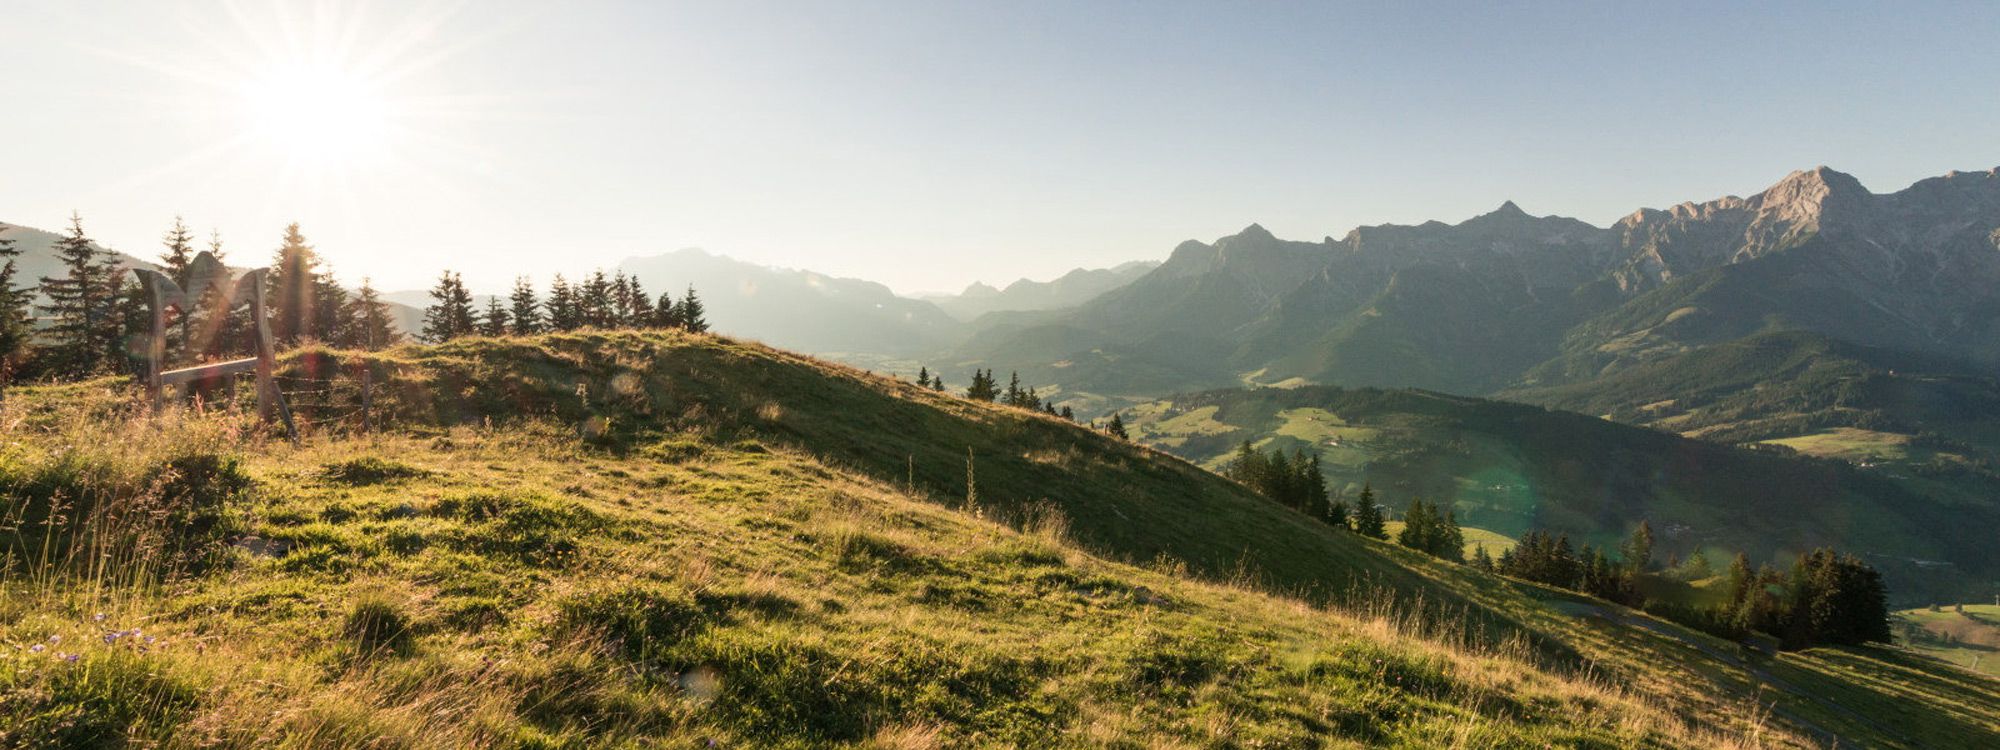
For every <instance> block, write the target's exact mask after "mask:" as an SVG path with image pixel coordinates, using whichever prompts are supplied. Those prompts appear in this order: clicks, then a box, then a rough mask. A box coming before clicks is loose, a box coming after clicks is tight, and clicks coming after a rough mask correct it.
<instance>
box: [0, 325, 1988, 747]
mask: <svg viewBox="0 0 2000 750" xmlns="http://www.w3.org/2000/svg"><path fill="white" fill-rule="evenodd" d="M336 365H338V366H336ZM350 366H361V367H367V368H369V369H370V371H371V372H372V373H374V378H375V381H374V382H375V383H376V384H377V385H376V395H375V398H376V401H375V410H374V413H373V414H374V416H375V418H376V422H375V426H376V431H375V432H373V433H371V434H355V433H353V432H352V431H351V429H349V428H351V427H352V425H348V427H347V428H339V429H335V428H329V427H321V428H319V429H317V430H312V431H309V432H308V434H307V435H306V436H305V439H304V440H303V441H302V442H301V443H299V444H297V445H294V444H291V443H290V442H288V441H285V440H283V439H282V438H279V437H278V436H276V435H274V434H273V433H272V432H271V431H269V430H267V429H264V428H262V427H259V426H257V425H255V424H254V423H253V422H252V421H250V420H248V419H247V418H245V417H244V416H243V415H240V414H236V413H233V412H231V411H228V410H227V409H224V408H211V409H209V410H208V411H207V413H206V414H203V415H195V414H191V413H186V412H174V413H171V414H168V415H165V416H162V417H159V418H149V417H147V416H145V415H144V413H143V411H141V410H139V409H137V408H135V407H136V406H137V405H136V404H135V403H134V402H133V400H132V392H133V389H132V388H131V386H130V384H129V383H126V382H121V381H116V380H106V381H101V382H98V383H91V384H83V385H76V386H63V387H44V388H24V389H15V390H13V391H10V392H9V393H8V394H7V399H6V401H5V404H4V406H0V490H4V491H5V492H6V496H7V497H10V498H13V499H15V505H14V506H13V507H12V508H10V513H11V515H10V523H9V524H8V525H7V526H6V530H5V531H3V532H0V544H4V545H5V546H4V551H5V554H6V565H5V566H4V567H0V573H4V575H0V594H4V596H0V644H4V647H0V746H7V747H13V746H53V747H77V748H82V747H119V746H123V747H168V748H180V747H274V746H275V747H343V748H346V747H352V748H362V747H368V748H381V747H439V746H451V747H493V748H502V747H505V748H519V747H533V748H543V747H604V746H610V747H709V746H717V747H857V748H859V747H889V748H930V747H956V746H1032V747H1195V746H1200V747H1296V746H1311V745H1330V746H1335V747H1364V746H1387V747H1413V748H1414V747H1451V746H1461V747H1496V746H1497V747H1658V748H1672V747H1689V748H1710V747H1724V748H1728V747H1740V748H1752V747H1817V746H1824V745H1826V744H1829V743H1832V742H1838V743H1839V744H1840V745H1841V746H1843V747H1854V746H1869V747H1933V746H1940V745H1948V744H1952V743H1954V742H1960V743H1962V742H1973V743H1975V744H1992V743H1994V742H2000V690H1995V689H1994V687H1993V686H1992V685H1991V684H1989V683H1987V682H1985V681H1983V680H1981V679H1979V678H1973V677H1970V676H1969V675H1961V674H1960V673H1957V672H1955V671H1951V670H1943V671H1927V670H1929V669H1930V668H1932V667H1935V666H1936V665H1934V664H1931V663H1929V662H1926V661H1924V660H1920V659H1915V658H1913V657H1909V656H1907V655H1906V654H1904V653H1903V652H1901V651H1899V650H1895V649H1888V648H1867V649H1816V650H1811V651H1806V652H1800V653H1785V654H1777V655H1764V654H1759V653H1754V652H1748V653H1746V652H1741V651H1740V650H1739V649H1737V647H1736V646H1735V645H1734V644H1728V643H1724V642H1721V641H1717V640H1715V639H1713V638H1709V637H1707V636H1703V635H1700V634H1696V633H1692V632H1689V631H1686V630H1684V629H1681V628H1679V627H1676V626H1674V625H1671V624H1668V623H1665V622H1663V621H1659V620H1655V619H1652V618H1650V617H1647V616H1645V615H1642V614H1638V613H1633V612H1629V611H1625V610H1622V609H1620V608H1617V607H1615V606H1613V605H1608V604H1604V603H1601V602H1594V601H1591V600H1589V599H1587V598H1584V597H1580V596H1577V595H1574V594H1569V593H1565V592H1558V591H1553V590H1549V589H1546V588H1543V587H1539V586H1535V585H1531V584H1526V583H1522V582H1518V581H1512V580H1508V579H1504V578H1498V577H1494V576H1490V575H1486V574H1481V573H1479V572H1477V571H1474V570H1471V569H1469V568H1467V567H1465V566H1454V565H1447V564H1443V563H1440V562H1437V561H1434V560H1431V559H1429V558H1427V557H1425V556H1422V555H1419V554H1415V553H1413V552H1411V551H1408V550H1404V549H1401V548H1398V547H1396V546H1394V545H1390V544H1384V543H1379V542H1375V541H1372V540H1365V539H1360V538H1358V537H1356V536H1354V535H1352V534H1348V533H1343V532H1338V531H1334V530H1332V529H1329V528H1327V527H1325V526H1323V525H1320V524H1317V523H1315V522H1313V521H1310V520H1309V519H1305V518H1303V517H1300V516H1298V515H1297V514H1295V513H1293V512H1291V511H1289V510H1287V509H1285V508H1282V507H1279V506H1276V505H1275V504H1272V503H1269V502H1266V501H1264V500H1262V499H1260V498H1256V497H1252V496H1250V495H1248V494H1247V493H1246V492H1245V491H1243V490H1242V489H1241V488H1240V487H1238V486H1236V485H1235V484H1233V483H1231V482H1227V481H1224V480H1222V479H1221V478H1219V477H1216V476H1214V475H1212V474H1209V473H1206V472H1204V471H1201V470H1200V469H1198V468H1196V467H1194V466H1192V465H1190V464H1188V463H1186V462H1183V461H1180V460H1177V459H1175V458H1172V457H1170V456H1167V455H1165V454H1161V453H1158V452H1155V451H1153V450H1151V449H1148V448H1145V447H1143V446H1137V445H1132V444H1129V443H1125V442H1121V441H1116V440H1112V439H1109V438H1107V437H1105V436H1104V435H1101V434H1098V433H1094V432H1091V431H1089V430H1087V429H1084V428H1082V427H1079V426H1077V425H1072V424H1069V423H1066V422H1063V421H1061V420H1057V419H1053V418H1049V417H1047V416H1045V415H1040V414H1036V413H1032V412H1028V411H1024V410H1015V409H1008V408H1004V407H997V406H993V405H987V404H977V403H971V402H967V401H964V400H961V399H958V398H954V397H951V396H947V395H941V394H935V393H931V392H929V391H925V390H920V389H917V388H914V387H913V386H911V385H909V384H908V383H903V382H899V381H895V380H891V379H888V378H884V377H879V376H874V375H869V374H866V373H863V372H860V371H857V370H852V369H849V368H844V367H839V366H835V365H829V364H826V363H823V362H818V361H815V360H811V359H807V358H803V357H798V356H794V355H790V354H786V353H783V352H778V351H775V350H771V349H767V348H764V347H760V346H755V345H750V344H743V343H738V342H733V341H729V340H727V339H721V338H715V337H708V336H687V335H676V334H658V335H649V334H635V333H619V334H605V333H579V334H564V335H558V336H549V337H543V338H534V339H513V338H508V339H498V340H482V339H472V340H465V341H459V342H454V343H451V344H448V345H443V346H438V347H429V348H415V347H411V348H403V349H398V350H394V351H391V352H388V353H383V354H373V355H356V354H351V353H340V352H320V351H307V352H300V353H295V354H293V355H291V356H290V357H289V358H288V360H287V363H286V367H285V369H284V372H283V374H284V375H286V376H288V377H304V376H306V375H309V374H311V373H315V372H329V371H333V372H339V371H345V370H344V369H343V368H344V367H350ZM295 406H297V407H298V412H299V416H300V418H301V420H302V421H304V422H309V423H310V422H313V421H314V420H317V419H320V418H321V417H323V416H325V415H327V414H335V413H338V412H337V411H332V410H325V411H323V410H322V409H323V408H325V405H310V404H307V403H305V402H303V401H301V402H299V403H297V404H295ZM52 518H57V519H66V520H65V521H64V522H62V523H53V522H51V521H50V520H48V519H52Z"/></svg>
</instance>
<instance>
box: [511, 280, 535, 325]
mask: <svg viewBox="0 0 2000 750" xmlns="http://www.w3.org/2000/svg"><path fill="white" fill-rule="evenodd" d="M507 299H508V302H509V306H508V309H507V320H508V322H509V324H510V325H511V326H512V329H511V332H512V333H513V334H514V335H516V336H531V335H534V334H537V333H541V332H542V310H541V307H542V304H541V301H540V300H537V299H535V285H534V282H531V281H529V280H528V277H526V276H521V277H518V278H516V279H514V291H513V293H512V294H510V295H508V297H507Z"/></svg>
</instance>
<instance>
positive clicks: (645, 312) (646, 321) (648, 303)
mask: <svg viewBox="0 0 2000 750" xmlns="http://www.w3.org/2000/svg"><path fill="white" fill-rule="evenodd" d="M626 285H627V287H628V289H629V291H630V293H631V295H632V302H631V305H632V316H631V318H630V319H629V320H627V321H626V322H625V325H627V326H630V327H632V328H639V329H647V328H659V327H660V316H659V315H657V314H655V313H654V310H653V298H652V297H649V296H647V295H646V287H645V286H644V285H641V284H640V283H639V277H637V276H634V277H632V278H631V280H629V281H627V282H626Z"/></svg>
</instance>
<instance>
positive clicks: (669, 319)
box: [653, 292, 681, 328]
mask: <svg viewBox="0 0 2000 750" xmlns="http://www.w3.org/2000/svg"><path fill="white" fill-rule="evenodd" d="M653 322H654V323H655V324H656V325H658V326H659V327H661V328H680V327H681V306H680V305H676V304H674V293H673V292H660V301H659V303H658V304H655V305H653Z"/></svg>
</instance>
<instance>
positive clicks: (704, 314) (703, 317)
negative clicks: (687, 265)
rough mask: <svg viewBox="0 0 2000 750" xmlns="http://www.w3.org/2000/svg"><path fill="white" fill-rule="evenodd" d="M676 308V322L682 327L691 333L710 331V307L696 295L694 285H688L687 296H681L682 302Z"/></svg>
mask: <svg viewBox="0 0 2000 750" xmlns="http://www.w3.org/2000/svg"><path fill="white" fill-rule="evenodd" d="M675 309H676V312H677V315H676V316H675V317H676V318H677V320H676V322H677V323H679V324H680V327H681V328H683V329H685V330H687V331H688V332H690V333H707V332H708V308H707V307H706V306H704V305H703V304H702V303H701V298H700V297H696V296H695V294H694V286H693V285H689V286H688V289H687V296H685V297H682V298H681V303H680V304H679V305H676V306H675Z"/></svg>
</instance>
